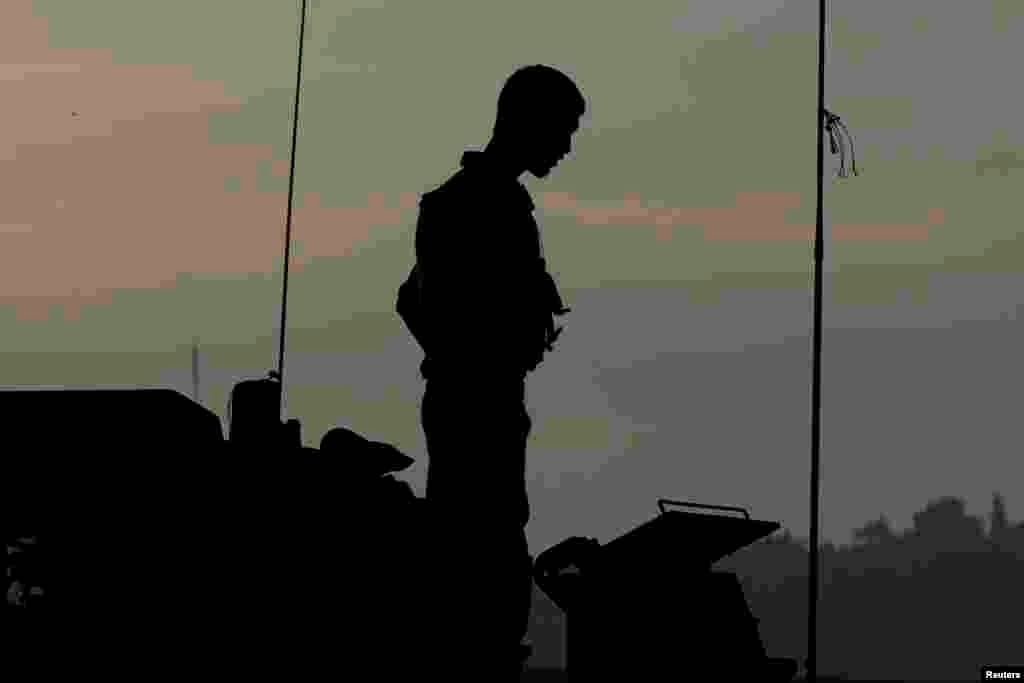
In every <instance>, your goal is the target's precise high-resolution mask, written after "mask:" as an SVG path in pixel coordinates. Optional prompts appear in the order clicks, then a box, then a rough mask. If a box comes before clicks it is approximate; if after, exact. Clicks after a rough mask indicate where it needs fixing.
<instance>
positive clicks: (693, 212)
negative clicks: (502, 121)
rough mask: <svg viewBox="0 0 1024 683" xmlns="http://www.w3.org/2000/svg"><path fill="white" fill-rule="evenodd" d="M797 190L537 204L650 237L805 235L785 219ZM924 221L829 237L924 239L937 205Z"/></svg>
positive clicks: (808, 231) (552, 195) (548, 199)
mask: <svg viewBox="0 0 1024 683" xmlns="http://www.w3.org/2000/svg"><path fill="white" fill-rule="evenodd" d="M800 203H801V201H800V193H799V192H740V193H737V194H736V203H735V205H734V206H731V207H690V208H684V207H671V208H661V207H650V206H645V205H644V203H643V201H642V200H641V199H640V195H639V193H636V192H627V193H625V195H624V196H623V200H622V204H621V205H620V206H617V207H615V206H613V207H586V206H580V205H579V203H578V202H577V201H576V199H575V197H574V196H573V195H572V193H569V192H548V193H545V194H544V195H542V198H541V202H540V204H541V205H542V206H543V207H544V208H547V209H550V210H556V211H572V212H574V213H575V215H576V220H577V222H579V223H580V224H582V225H654V226H655V238H656V239H658V240H660V241H667V240H670V239H672V235H673V232H674V229H673V226H677V225H681V226H693V225H699V226H702V227H703V229H704V239H706V240H756V241H760V240H771V241H775V240H811V239H813V238H814V225H813V224H805V223H790V222H787V221H786V219H785V211H786V210H788V209H793V208H797V207H799V206H800ZM926 216H927V218H926V220H925V222H924V223H865V224H847V223H835V224H833V225H832V230H831V233H832V239H834V240H924V239H928V226H930V225H941V224H942V223H943V221H944V219H945V212H944V210H943V209H942V208H934V207H933V208H929V209H927V212H926Z"/></svg>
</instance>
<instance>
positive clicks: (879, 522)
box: [853, 515, 896, 544]
mask: <svg viewBox="0 0 1024 683" xmlns="http://www.w3.org/2000/svg"><path fill="white" fill-rule="evenodd" d="M895 538H896V534H895V533H894V532H893V530H892V525H891V524H890V523H889V519H888V518H887V517H886V516H885V515H882V516H880V517H879V518H878V519H876V520H872V521H870V522H868V523H867V524H865V525H864V526H862V527H861V528H859V529H855V530H854V532H853V540H854V541H856V542H859V543H866V544H879V543H888V542H891V541H893V540H894V539H895Z"/></svg>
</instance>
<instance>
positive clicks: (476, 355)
mask: <svg viewBox="0 0 1024 683" xmlns="http://www.w3.org/2000/svg"><path fill="white" fill-rule="evenodd" d="M497 109H498V111H497V118H496V123H495V127H494V134H493V137H492V139H491V141H490V143H489V144H488V145H487V147H486V149H485V150H484V151H483V152H477V151H467V152H466V153H465V154H463V156H462V164H461V165H462V169H461V170H459V171H458V172H457V173H455V175H454V176H452V177H451V178H450V179H449V180H448V181H447V182H445V183H444V184H443V185H442V186H441V187H439V188H437V189H436V190H434V191H432V192H428V193H426V194H425V195H424V196H423V197H422V198H421V200H420V211H419V220H418V223H417V226H416V266H415V268H414V269H413V272H412V273H411V275H410V282H411V283H413V285H414V287H415V291H416V293H417V295H418V296H417V298H416V299H415V305H412V304H410V307H409V309H411V310H409V309H407V310H406V311H403V306H402V304H403V301H402V293H401V292H400V296H399V312H400V313H402V315H403V318H404V319H405V320H406V323H407V324H409V326H410V329H411V330H412V331H413V334H414V335H415V336H416V337H417V339H418V340H419V341H420V344H421V345H422V346H423V349H424V351H425V359H424V361H423V364H422V365H421V368H420V370H421V374H422V375H423V377H424V378H425V379H426V390H425V392H424V397H423V403H422V407H421V410H422V419H423V430H424V433H425V435H426V441H427V451H428V454H429V458H430V461H429V467H428V472H427V492H426V497H427V503H428V507H429V509H430V510H431V514H432V515H433V517H432V522H433V524H434V525H435V534H434V536H432V538H433V539H434V540H435V541H436V542H437V544H438V547H437V549H438V551H440V552H435V553H434V556H435V557H440V558H443V561H444V567H445V568H446V571H442V572H441V574H442V575H441V576H439V577H438V579H437V581H438V583H437V584H436V585H435V586H434V587H433V594H434V595H437V596H440V599H441V601H442V602H441V605H439V606H438V608H437V609H438V610H439V613H438V614H439V621H438V622H437V623H438V624H439V625H440V624H444V625H447V624H449V623H453V622H454V620H453V619H451V618H450V617H451V615H453V614H454V615H457V618H458V621H457V623H461V624H463V626H462V627H461V628H460V629H459V631H458V632H455V633H452V632H448V631H445V632H443V633H441V634H440V637H441V638H442V640H441V641H440V642H439V643H437V645H436V648H435V653H436V654H437V655H438V658H439V660H440V665H443V666H444V667H445V669H448V671H445V672H444V673H445V675H446V676H447V677H450V676H451V675H452V674H453V673H454V670H467V671H469V675H470V676H471V677H473V679H474V680H488V681H499V680H503V678H504V679H505V680H519V678H518V677H519V672H520V666H521V660H522V658H523V650H522V649H521V643H522V640H523V638H524V636H525V634H526V630H527V626H528V622H529V611H530V604H531V596H532V580H531V571H532V559H531V557H530V555H529V550H528V546H527V542H526V532H525V526H526V524H527V523H528V521H529V515H530V513H529V504H528V501H527V495H526V481H525V473H526V442H527V437H528V435H529V432H530V427H531V420H530V416H529V414H528V413H527V412H526V407H525V378H526V374H527V373H528V372H530V371H532V370H534V369H536V368H537V366H538V365H539V364H540V362H541V360H542V359H543V355H544V352H545V351H546V350H547V351H550V350H551V349H552V343H553V342H554V340H555V339H556V338H557V336H558V334H559V332H561V329H560V328H559V329H555V327H554V324H553V315H561V314H564V313H566V312H568V309H566V308H564V306H563V305H562V301H561V298H560V296H559V294H558V291H557V288H556V286H555V283H554V281H553V279H552V278H551V276H550V275H549V274H548V273H547V271H546V264H545V261H544V258H543V253H542V250H541V244H540V234H539V231H538V228H537V224H536V222H535V221H534V218H533V215H532V212H533V210H534V204H533V202H532V201H531V199H530V195H529V193H528V192H527V190H526V188H525V187H524V186H523V185H522V184H521V183H520V182H519V180H518V178H519V176H520V175H522V173H523V172H524V171H529V172H530V173H532V174H533V175H534V176H536V177H537V178H544V177H546V176H547V175H548V173H550V172H551V170H552V169H553V168H554V167H555V165H556V164H557V163H558V162H559V161H560V160H561V159H562V158H563V157H564V156H566V155H567V154H568V153H569V152H570V151H571V145H572V136H573V134H574V133H575V132H576V130H577V129H578V128H579V122H580V118H581V117H582V115H583V114H584V112H585V110H586V102H585V100H584V98H583V96H582V94H581V93H580V91H579V89H578V88H577V87H576V85H575V84H574V83H573V82H572V80H571V79H570V78H569V77H568V76H566V75H565V74H563V73H561V72H559V71H557V70H555V69H553V68H550V67H547V66H542V65H534V66H529V67H525V68H523V69H520V70H518V71H517V72H515V73H514V74H513V75H512V76H511V77H510V78H509V79H508V80H507V81H506V83H505V85H504V87H503V89H502V91H501V94H500V96H499V98H498V107H497ZM441 615H444V618H443V619H440V616H441ZM434 630H435V631H436V630H437V629H436V628H435V629H434ZM437 664H438V663H437V662H435V665H437ZM484 671H486V673H484Z"/></svg>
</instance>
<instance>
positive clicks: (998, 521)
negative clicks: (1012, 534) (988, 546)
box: [988, 492, 1010, 541]
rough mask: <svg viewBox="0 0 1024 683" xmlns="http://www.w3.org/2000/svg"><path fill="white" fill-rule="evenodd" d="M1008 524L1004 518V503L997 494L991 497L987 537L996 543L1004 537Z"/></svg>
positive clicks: (1008, 527)
mask: <svg viewBox="0 0 1024 683" xmlns="http://www.w3.org/2000/svg"><path fill="white" fill-rule="evenodd" d="M1009 529H1010V522H1009V520H1008V519H1007V517H1006V503H1005V502H1004V501H1003V497H1002V495H1000V494H999V493H998V492H997V493H995V494H993V496H992V512H991V513H990V514H989V525H988V537H989V538H990V539H992V540H994V541H998V540H999V539H1001V538H1004V537H1005V536H1006V532H1007V531H1009Z"/></svg>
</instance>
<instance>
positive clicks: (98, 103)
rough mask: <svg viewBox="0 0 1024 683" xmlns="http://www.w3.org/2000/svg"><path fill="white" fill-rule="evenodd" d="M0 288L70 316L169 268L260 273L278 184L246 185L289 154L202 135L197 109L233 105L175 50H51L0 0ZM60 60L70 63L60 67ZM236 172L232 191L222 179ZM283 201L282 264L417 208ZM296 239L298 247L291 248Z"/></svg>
mask: <svg viewBox="0 0 1024 683" xmlns="http://www.w3.org/2000/svg"><path fill="white" fill-rule="evenodd" d="M0 64H3V65H4V66H3V67H2V68H0V100H2V101H3V102H4V103H5V123H6V124H7V125H5V127H4V129H3V130H2V131H0V186H2V187H3V188H4V194H5V199H4V202H3V204H2V205H0V240H2V247H0V303H6V304H14V305H15V306H16V308H17V315H18V317H19V318H24V319H37V318H40V317H46V315H47V314H48V312H49V308H50V306H51V305H53V304H61V305H63V306H64V315H65V317H66V318H68V319H76V318H77V317H78V316H79V314H80V309H81V306H82V305H84V304H90V305H97V304H107V303H110V301H111V294H112V292H113V290H115V289H140V288H157V287H168V286H172V285H173V283H174V281H175V278H176V276H177V274H178V273H182V272H220V273H222V272H242V273H244V272H267V271H269V270H271V269H272V268H273V267H274V266H275V263H276V262H277V260H278V259H280V255H281V254H282V253H283V250H284V225H285V211H286V203H287V193H286V192H257V191H256V168H257V164H258V162H260V161H262V160H267V159H269V160H271V170H272V173H273V174H274V175H276V176H287V173H288V161H287V160H281V159H272V150H271V147H270V146H269V145H222V144H210V143H209V141H208V128H207V115H208V113H209V112H211V111H233V110H237V108H238V106H239V104H240V103H239V101H238V100H237V99H236V98H232V97H228V96H226V95H225V94H224V90H223V84H222V83H219V82H215V81H196V80H195V79H193V77H192V72H191V67H189V66H186V65H122V64H114V63H112V61H111V54H110V51H109V50H105V49H74V50H66V49H52V48H49V47H48V45H47V33H46V20H45V18H42V17H36V16H33V15H32V13H31V2H29V1H28V0H4V2H2V3H0ZM69 65H71V66H69ZM228 176H237V177H239V178H240V179H241V188H240V191H239V192H226V191H225V178H226V177H228ZM306 199H307V202H306V204H305V205H304V206H302V207H301V208H296V209H295V210H294V215H293V225H292V236H293V239H295V241H296V242H301V245H302V249H294V248H293V250H292V253H293V257H292V259H291V263H292V268H294V269H295V270H301V268H302V265H303V262H304V261H305V259H306V258H308V257H309V256H317V255H343V254H346V253H348V252H349V250H350V249H351V247H352V245H353V244H354V243H356V242H357V241H359V240H365V239H367V238H368V237H369V232H370V230H371V228H372V226H373V225H379V224H395V223H397V222H399V221H400V220H401V218H402V211H407V210H410V209H415V207H416V195H415V194H412V193H407V192H406V193H402V194H401V195H400V197H399V208H397V209H396V208H389V207H388V206H387V202H386V199H385V197H384V195H383V193H372V194H371V195H370V196H369V197H368V198H367V202H366V206H364V207H355V208H329V207H321V206H320V201H319V195H317V194H316V193H311V194H309V195H307V197H306ZM296 252H298V253H296Z"/></svg>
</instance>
